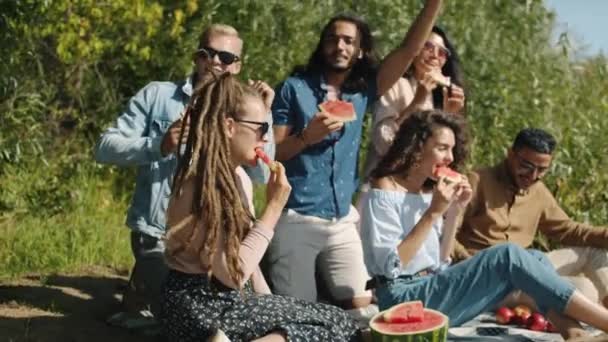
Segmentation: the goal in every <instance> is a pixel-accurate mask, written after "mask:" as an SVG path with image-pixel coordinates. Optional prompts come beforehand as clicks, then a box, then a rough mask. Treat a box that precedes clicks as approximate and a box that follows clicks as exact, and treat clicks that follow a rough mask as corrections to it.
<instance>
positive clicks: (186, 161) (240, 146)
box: [162, 74, 359, 341]
mask: <svg viewBox="0 0 608 342" xmlns="http://www.w3.org/2000/svg"><path fill="white" fill-rule="evenodd" d="M266 113H267V110H266V108H265V106H264V103H263V101H262V99H261V97H260V96H259V95H258V94H257V92H256V90H255V89H254V88H251V87H249V86H245V85H243V84H241V83H240V82H238V81H237V80H236V79H234V78H233V76H231V75H228V74H225V75H222V76H216V75H210V76H209V78H207V79H205V80H201V81H200V83H199V85H197V89H196V90H195V93H194V95H193V96H192V98H191V101H190V108H189V110H188V111H187V112H186V119H185V120H184V126H185V125H189V134H188V139H187V143H186V146H185V149H184V150H183V152H182V153H180V155H179V161H178V168H177V172H176V174H175V178H174V182H173V192H172V198H171V200H170V203H169V209H168V212H167V224H168V227H169V231H168V234H167V237H166V240H167V241H166V252H165V253H166V257H167V262H168V265H169V267H170V269H171V270H170V272H169V275H168V277H167V280H166V282H165V285H164V290H163V305H162V310H163V312H162V319H163V324H164V325H165V329H166V333H167V337H168V338H169V340H171V341H204V340H205V339H206V338H208V337H210V336H213V335H214V334H217V333H218V331H223V333H224V334H225V335H226V336H227V337H228V338H229V339H230V340H231V341H251V340H255V341H286V340H289V341H313V340H315V341H354V340H356V339H357V338H358V335H359V332H358V330H357V328H356V325H355V323H354V322H353V321H352V320H351V319H350V318H349V317H348V315H347V314H346V313H345V312H344V311H342V310H340V309H338V308H337V307H333V306H330V305H325V304H317V303H309V302H306V301H303V300H300V299H295V298H291V297H284V296H275V295H271V294H270V290H269V288H268V285H267V284H266V282H265V280H264V278H263V276H262V274H261V272H260V269H259V266H258V264H259V262H260V259H261V258H262V255H263V254H264V252H265V251H266V248H267V247H268V243H269V242H270V240H271V239H272V236H273V234H274V227H275V224H276V222H277V220H278V219H279V216H280V215H281V212H282V210H283V207H284V205H285V203H286V201H287V198H288V197H289V193H290V191H291V187H290V185H289V183H288V182H287V178H286V177H285V169H284V168H283V166H282V165H281V164H279V163H277V165H276V166H277V167H276V168H275V169H276V171H274V172H273V173H272V174H271V177H270V180H269V181H268V185H267V187H266V198H267V204H266V208H265V209H264V210H263V211H262V214H261V216H260V217H259V218H258V219H257V220H256V219H255V218H254V211H253V202H252V184H251V180H250V179H249V177H248V176H247V174H246V173H245V172H244V171H243V169H242V168H241V165H250V164H253V163H254V162H255V161H256V154H255V151H254V149H255V148H256V147H262V146H263V144H264V143H265V135H266V133H267V132H268V129H269V125H268V123H267V122H266V121H264V120H265V118H266ZM184 128H185V127H183V128H182V130H183V129H184Z"/></svg>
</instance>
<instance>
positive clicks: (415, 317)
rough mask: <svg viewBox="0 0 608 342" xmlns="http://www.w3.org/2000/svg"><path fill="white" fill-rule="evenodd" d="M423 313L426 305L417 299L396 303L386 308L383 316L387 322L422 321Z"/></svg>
mask: <svg viewBox="0 0 608 342" xmlns="http://www.w3.org/2000/svg"><path fill="white" fill-rule="evenodd" d="M423 313H424V306H423V305H422V302H421V301H419V300H417V301H414V302H405V303H401V304H398V305H395V306H393V307H392V308H390V309H388V310H386V311H385V313H384V316H383V317H384V321H385V322H387V323H410V322H422V316H423Z"/></svg>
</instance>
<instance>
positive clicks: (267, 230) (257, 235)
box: [212, 169, 274, 289]
mask: <svg viewBox="0 0 608 342" xmlns="http://www.w3.org/2000/svg"><path fill="white" fill-rule="evenodd" d="M237 175H238V177H239V180H240V182H241V186H242V188H243V192H244V195H245V197H246V199H245V200H246V201H247V203H248V204H249V206H250V209H251V210H252V211H253V189H252V184H251V180H249V179H248V176H247V175H246V174H245V173H244V171H243V170H240V169H237ZM273 235H274V229H273V227H266V226H264V225H262V224H261V223H260V222H256V223H255V224H254V225H253V227H251V229H250V230H249V233H247V236H246V237H245V238H244V239H243V241H241V245H240V247H239V260H240V264H241V271H242V272H243V279H242V281H241V284H238V288H242V287H243V285H244V284H245V282H246V281H247V280H248V279H250V278H251V277H252V276H253V273H254V272H255V271H256V270H258V269H259V264H260V261H261V260H262V257H263V256H264V253H265V252H266V249H267V248H268V245H269V244H270V240H272V237H273ZM220 237H221V239H218V242H219V241H221V240H222V239H223V238H224V236H223V233H222V235H221V236H220ZM218 252H221V253H218V255H221V257H215V258H213V264H212V269H213V274H214V275H215V276H216V277H217V278H218V279H219V280H220V281H221V282H222V283H224V284H226V285H228V286H229V285H230V284H233V282H232V279H231V278H230V276H229V274H230V273H229V272H228V266H227V264H226V257H225V253H224V252H225V251H224V250H223V244H221V243H219V244H218ZM258 281H259V279H258ZM258 285H260V286H261V287H260V289H263V284H259V283H258ZM233 287H234V286H233Z"/></svg>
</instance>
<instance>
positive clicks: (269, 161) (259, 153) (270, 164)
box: [255, 147, 277, 172]
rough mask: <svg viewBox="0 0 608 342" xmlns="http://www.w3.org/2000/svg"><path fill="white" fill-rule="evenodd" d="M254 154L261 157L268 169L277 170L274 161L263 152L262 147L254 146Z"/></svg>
mask: <svg viewBox="0 0 608 342" xmlns="http://www.w3.org/2000/svg"><path fill="white" fill-rule="evenodd" d="M255 154H256V155H257V156H258V158H260V159H262V161H263V162H264V164H266V165H268V168H269V169H270V171H272V172H277V164H276V162H274V161H272V159H270V157H269V156H268V155H267V154H266V152H264V150H263V149H261V148H259V147H256V148H255Z"/></svg>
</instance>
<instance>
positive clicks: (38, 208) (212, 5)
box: [0, 0, 608, 274]
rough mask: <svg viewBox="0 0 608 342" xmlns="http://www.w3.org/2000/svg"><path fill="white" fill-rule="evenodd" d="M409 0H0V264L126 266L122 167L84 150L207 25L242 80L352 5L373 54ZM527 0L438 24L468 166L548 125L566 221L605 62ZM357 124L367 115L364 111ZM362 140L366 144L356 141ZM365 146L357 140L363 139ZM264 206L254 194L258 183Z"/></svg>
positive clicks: (599, 197) (306, 46)
mask: <svg viewBox="0 0 608 342" xmlns="http://www.w3.org/2000/svg"><path fill="white" fill-rule="evenodd" d="M421 5H422V1H419V0H389V1H377V0H376V1H358V0H351V1H334V0H327V1H313V0H302V1H279V0H267V1H250V0H248V1H244V0H241V1H239V0H237V1H230V2H227V1H219V0H205V1H196V0H183V1H174V0H130V1H127V0H113V1H93V0H79V1H70V0H21V1H2V2H0V31H1V32H2V33H3V34H2V35H0V44H1V45H2V46H3V47H4V50H3V54H2V56H1V57H0V74H1V75H2V78H0V113H2V114H1V115H0V243H1V244H3V248H2V249H0V251H1V252H0V262H1V263H2V265H3V268H2V269H4V270H7V271H4V272H6V273H9V274H16V273H19V272H23V271H27V270H31V271H34V270H40V269H45V268H61V267H72V266H75V265H77V264H79V263H99V264H107V263H111V264H114V265H122V266H125V265H127V264H128V263H129V262H130V259H129V256H128V255H129V249H128V241H126V240H127V238H126V236H127V231H126V229H123V228H121V227H120V226H122V225H123V221H124V213H125V210H126V207H127V205H128V198H129V196H130V193H131V191H132V186H133V185H132V184H133V180H134V178H133V170H128V169H127V170H125V169H118V168H113V167H105V166H103V167H102V166H99V165H96V164H95V163H94V162H93V160H92V157H91V148H92V146H93V144H94V143H95V141H96V139H97V137H98V135H99V133H100V132H101V131H102V130H103V129H104V128H105V127H107V126H108V125H109V124H111V123H112V121H113V120H114V119H115V118H116V117H117V115H118V114H119V113H120V110H121V108H122V107H123V106H124V105H125V103H126V100H127V99H128V98H129V97H130V96H132V95H133V94H134V93H135V92H136V91H137V90H138V89H139V88H141V87H142V86H144V85H145V84H146V83H147V82H149V81H151V80H165V79H174V80H176V79H182V78H184V77H186V75H188V73H189V72H190V71H191V69H192V64H191V58H192V51H193V50H194V49H195V47H196V45H197V43H198V36H199V34H200V33H201V30H202V29H203V28H204V27H205V26H207V25H209V24H210V23H212V22H223V23H228V24H232V25H234V26H235V27H236V28H237V29H238V30H239V31H240V32H241V34H242V36H243V38H244V40H245V55H244V66H243V73H242V78H243V79H247V78H253V79H264V80H267V81H268V82H270V83H271V84H277V82H279V81H280V80H282V79H283V78H285V76H286V75H288V74H289V72H290V71H291V70H292V68H293V66H294V65H296V64H302V63H305V62H306V61H307V59H308V57H309V55H310V53H311V52H312V50H313V49H314V48H315V46H316V44H317V42H318V36H319V33H320V30H321V28H322V26H323V25H324V24H325V23H326V21H327V19H328V18H329V17H331V16H333V15H334V14H336V13H337V12H341V11H349V12H354V13H360V14H362V15H363V16H364V17H365V18H366V19H367V20H368V21H369V23H370V25H371V27H372V29H373V33H374V35H375V37H376V38H377V43H378V44H377V47H378V50H379V51H380V54H381V55H385V54H386V53H387V52H388V51H389V50H390V49H391V48H392V47H394V46H395V45H396V44H399V43H400V41H401V39H402V37H403V34H404V33H405V31H406V30H407V28H408V27H409V25H410V24H411V22H412V20H413V18H414V16H415V14H416V13H417V11H418V10H419V9H420V8H421ZM553 21H554V15H553V14H552V13H550V12H548V11H547V9H546V8H544V6H543V2H542V1H541V0H518V1H506V0H459V1H446V7H445V9H444V11H443V15H442V17H441V19H440V22H439V23H440V24H441V25H442V26H444V27H445V28H446V30H447V32H448V33H449V35H450V36H451V38H452V40H453V41H454V42H455V43H456V46H457V48H458V52H459V54H460V55H461V59H462V61H463V64H464V69H465V76H466V81H467V82H466V85H467V89H466V90H467V100H468V109H467V113H468V114H467V116H468V118H469V121H470V123H471V128H472V133H473V135H474V137H475V140H474V144H473V149H472V158H471V161H470V165H485V164H490V163H494V162H496V161H498V160H499V159H500V158H502V156H503V155H504V151H505V148H506V147H507V146H508V145H509V144H510V142H511V139H512V138H513V136H514V134H515V133H516V132H517V131H518V130H519V129H520V128H522V127H525V126H531V125H534V126H540V127H545V128H547V129H549V130H550V131H551V132H553V133H554V134H555V135H556V136H557V137H558V139H559V141H560V144H559V147H558V150H559V153H558V154H557V156H556V160H555V162H554V164H553V170H552V173H551V174H550V176H549V177H548V179H547V182H548V184H549V186H550V188H551V189H553V190H554V191H555V193H556V196H557V197H558V200H560V201H561V203H563V205H564V208H565V209H566V210H567V211H568V212H569V213H570V214H572V216H573V217H575V218H577V219H581V220H589V221H591V222H595V223H604V222H605V221H604V220H605V218H606V217H608V204H607V203H608V201H607V198H606V197H607V195H606V194H605V191H604V189H606V187H607V186H608V174H607V173H606V172H602V171H601V170H603V169H605V168H606V166H608V165H607V164H608V163H607V159H608V156H607V155H606V153H605V151H606V145H605V143H604V140H603V136H604V134H605V132H606V129H607V128H608V127H607V126H608V120H607V119H606V113H607V112H608V93H607V92H606V89H608V77H606V76H607V75H606V74H607V73H608V70H607V62H606V59H605V58H604V57H597V58H595V59H592V60H586V61H577V62H574V61H572V60H571V59H570V56H572V55H574V51H572V50H571V49H570V47H569V44H568V40H567V37H563V39H562V40H561V45H560V46H558V47H557V48H554V47H551V46H550V44H549V41H550V30H551V28H552V26H553ZM367 121H369V118H368V119H367ZM366 138H367V137H364V141H367V139H366ZM362 150H365V149H362ZM256 194H257V198H258V200H257V201H256V202H258V208H260V207H263V205H262V204H261V201H262V200H261V198H262V197H263V196H262V195H261V194H263V190H261V189H259V190H258V191H257V192H256Z"/></svg>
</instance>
